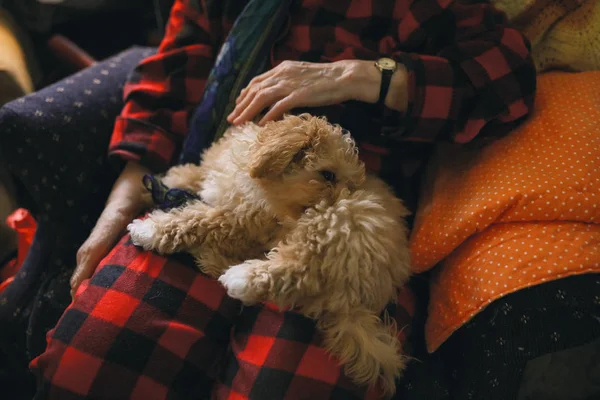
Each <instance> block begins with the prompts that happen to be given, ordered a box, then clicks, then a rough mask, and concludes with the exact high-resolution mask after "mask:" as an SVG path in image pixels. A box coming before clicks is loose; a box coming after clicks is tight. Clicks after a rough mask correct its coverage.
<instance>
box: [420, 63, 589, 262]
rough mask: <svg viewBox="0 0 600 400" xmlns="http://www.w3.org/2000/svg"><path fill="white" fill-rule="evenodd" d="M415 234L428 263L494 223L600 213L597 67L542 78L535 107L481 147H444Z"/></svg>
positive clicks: (565, 218) (577, 218)
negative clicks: (511, 128)
mask: <svg viewBox="0 0 600 400" xmlns="http://www.w3.org/2000/svg"><path fill="white" fill-rule="evenodd" d="M427 185H429V186H430V188H429V193H428V194H427V195H425V196H424V198H423V199H422V204H421V206H420V209H419V211H418V213H417V216H416V221H415V228H414V230H413V233H412V238H411V251H412V254H413V263H414V268H415V270H416V271H424V270H427V269H429V268H431V267H433V266H434V265H436V264H437V263H438V262H439V261H441V260H442V259H443V258H444V257H446V256H448V254H450V252H452V250H454V249H455V248H456V247H457V246H459V245H460V244H461V243H462V242H463V241H464V240H465V239H466V238H468V237H469V236H471V235H472V234H474V233H476V232H480V231H482V230H484V229H485V228H487V227H488V226H490V225H491V224H494V223H506V222H524V221H581V222H593V223H597V222H598V221H600V72H585V73H578V74H575V73H558V72H555V73H548V74H543V75H541V76H540V77H539V78H538V95H537V98H536V104H535V111H534V113H533V114H532V115H531V116H530V118H529V119H528V120H527V121H526V122H525V123H523V124H522V125H520V126H519V127H518V128H517V129H516V130H515V131H514V132H513V133H511V134H510V135H508V136H507V137H504V138H502V139H500V140H498V141H496V142H494V143H492V144H491V145H488V146H486V147H485V148H483V149H477V150H475V151H473V150H472V149H468V148H461V147H458V146H446V147H442V148H440V157H438V159H437V168H436V172H435V177H434V179H433V180H429V183H428V184H427Z"/></svg>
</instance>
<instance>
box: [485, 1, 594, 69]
mask: <svg viewBox="0 0 600 400" xmlns="http://www.w3.org/2000/svg"><path fill="white" fill-rule="evenodd" d="M490 2H491V3H492V4H493V5H494V6H495V7H496V8H498V9H500V10H502V11H504V12H505V13H506V15H507V17H508V19H509V20H510V22H511V23H512V24H513V25H514V26H515V27H517V28H519V29H520V30H521V32H522V33H523V34H524V35H525V36H526V37H527V38H528V39H529V41H530V42H531V45H532V56H533V59H534V62H535V65H536V68H537V70H538V72H544V71H548V70H552V69H563V70H571V71H594V70H600V1H598V0H490Z"/></svg>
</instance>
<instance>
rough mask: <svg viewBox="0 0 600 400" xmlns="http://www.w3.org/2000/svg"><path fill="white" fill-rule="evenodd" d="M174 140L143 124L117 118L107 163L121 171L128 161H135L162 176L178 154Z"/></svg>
mask: <svg viewBox="0 0 600 400" xmlns="http://www.w3.org/2000/svg"><path fill="white" fill-rule="evenodd" d="M174 136H175V135H172V134H170V133H168V132H166V131H164V130H163V129H161V128H158V127H156V126H153V125H150V124H148V123H146V122H144V121H139V120H136V119H131V118H123V117H118V118H117V120H116V121H115V127H114V130H113V135H112V137H111V141H110V145H109V150H108V159H109V162H110V163H111V164H112V165H114V166H115V167H116V168H122V166H123V165H124V164H125V163H126V162H127V161H135V162H137V163H139V164H141V165H142V166H144V167H146V168H148V169H149V170H150V171H152V173H162V172H164V171H166V170H167V169H168V168H169V167H170V166H171V165H172V164H173V161H174V160H173V158H174V157H175V156H176V155H177V154H179V151H180V147H181V146H180V144H179V141H178V140H175V138H174Z"/></svg>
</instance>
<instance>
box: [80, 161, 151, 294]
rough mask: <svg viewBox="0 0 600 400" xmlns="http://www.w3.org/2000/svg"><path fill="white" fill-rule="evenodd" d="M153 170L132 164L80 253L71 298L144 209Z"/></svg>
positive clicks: (129, 164)
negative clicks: (146, 183)
mask: <svg viewBox="0 0 600 400" xmlns="http://www.w3.org/2000/svg"><path fill="white" fill-rule="evenodd" d="M148 172H149V171H148V170H147V169H146V168H144V167H142V166H141V165H139V164H137V163H134V162H129V163H128V164H127V166H126V167H125V169H124V170H123V172H121V175H120V176H119V178H118V179H117V181H116V182H115V184H114V186H113V188H112V191H111V193H110V196H109V197H108V200H107V201H106V206H105V208H104V211H103V212H102V214H101V215H100V217H99V218H98V221H97V222H96V226H95V227H94V229H92V232H91V233H90V236H89V237H88V238H87V240H86V241H85V242H84V243H83V244H82V245H81V247H80V248H79V250H78V251H77V257H76V261H77V267H76V268H75V271H74V272H73V275H72V276H71V297H73V296H74V294H75V292H76V291H77V288H78V287H79V285H80V284H81V282H82V281H83V280H85V279H88V278H89V277H91V276H92V274H93V273H94V271H95V270H96V267H97V266H98V263H100V261H101V260H102V259H103V258H104V257H105V256H106V255H107V254H108V252H109V251H110V250H111V248H112V247H113V246H114V245H115V243H116V242H117V241H118V240H119V238H120V237H121V236H122V234H123V232H124V231H125V228H126V227H127V224H129V223H130V222H131V221H132V220H133V219H134V218H135V217H136V216H137V215H138V214H139V213H140V212H141V211H142V209H143V202H142V195H143V185H142V178H143V177H144V175H145V174H147V173H148Z"/></svg>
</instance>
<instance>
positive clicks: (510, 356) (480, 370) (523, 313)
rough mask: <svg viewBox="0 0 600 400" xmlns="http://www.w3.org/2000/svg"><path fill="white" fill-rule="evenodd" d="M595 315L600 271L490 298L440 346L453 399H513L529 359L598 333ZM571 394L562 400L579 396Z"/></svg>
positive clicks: (585, 340)
mask: <svg viewBox="0 0 600 400" xmlns="http://www.w3.org/2000/svg"><path fill="white" fill-rule="evenodd" d="M598 315H600V274H585V275H579V276H572V277H568V278H563V279H560V280H556V281H552V282H548V283H544V284H541V285H537V286H533V287H530V288H527V289H523V290H520V291H518V292H516V293H512V294H510V295H507V296H505V297H504V298H501V299H499V300H497V301H495V302H493V303H491V304H490V305H489V306H488V307H487V308H486V309H485V310H483V311H482V312H481V313H479V314H478V315H477V316H475V317H474V318H473V319H472V320H471V321H470V322H469V323H467V324H466V325H465V326H464V327H462V328H460V329H459V330H458V331H456V332H455V333H454V334H453V335H452V336H451V337H450V338H449V339H448V340H447V341H446V343H444V344H443V345H442V346H441V348H440V350H439V351H440V354H441V356H442V357H443V359H444V362H445V365H446V368H447V373H448V374H449V379H450V381H451V382H452V388H451V393H452V398H453V399H461V400H462V399H466V400H469V399H473V400H495V399H498V400H512V399H517V398H518V397H519V391H520V388H521V386H522V385H523V384H524V382H523V377H524V375H523V373H524V371H525V369H526V368H527V366H528V364H529V363H530V362H531V361H532V360H535V359H537V358H539V357H540V356H543V355H545V354H551V353H556V352H559V351H562V350H565V349H570V348H575V347H578V346H581V345H584V344H586V343H590V342H593V341H594V340H597V339H598V338H600V321H599V320H598ZM555 383H556V382H555ZM564 383H566V384H567V385H569V384H571V385H576V383H575V382H570V383H569V382H564ZM571 393H572V395H573V396H574V397H570V398H565V397H562V398H561V399H562V400H575V399H579V397H576V395H575V392H574V391H572V392H571ZM583 398H586V397H583Z"/></svg>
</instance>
